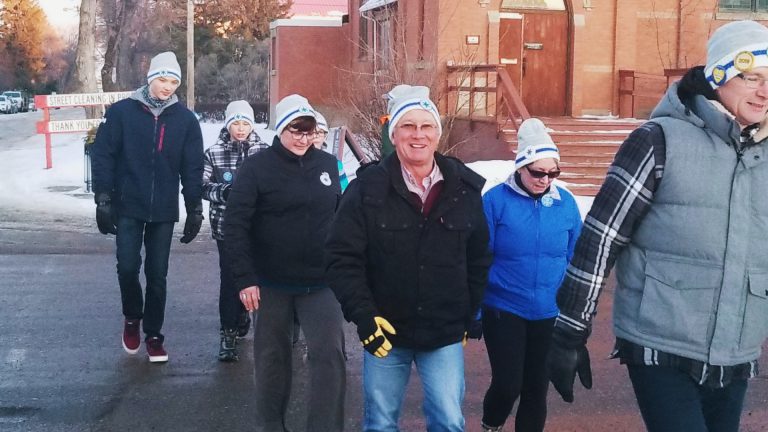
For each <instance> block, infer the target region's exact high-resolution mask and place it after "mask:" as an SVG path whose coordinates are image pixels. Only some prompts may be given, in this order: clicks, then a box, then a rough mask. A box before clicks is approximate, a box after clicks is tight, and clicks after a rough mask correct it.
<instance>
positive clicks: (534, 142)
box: [515, 118, 560, 171]
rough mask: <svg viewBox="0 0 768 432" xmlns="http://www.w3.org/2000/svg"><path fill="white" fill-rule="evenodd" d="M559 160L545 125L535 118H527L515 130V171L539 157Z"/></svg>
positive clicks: (558, 154) (555, 147)
mask: <svg viewBox="0 0 768 432" xmlns="http://www.w3.org/2000/svg"><path fill="white" fill-rule="evenodd" d="M546 158H554V159H555V160H558V161H559V160H560V152H559V151H558V150H557V146H556V145H555V142H554V141H552V137H551V136H549V132H547V127H546V126H544V123H542V122H541V120H539V119H537V118H529V119H527V120H525V121H523V123H522V124H521V125H520V129H518V131H517V157H516V158H515V171H517V170H519V169H520V168H522V167H524V166H526V165H528V164H532V163H534V162H536V161H537V160H539V159H546Z"/></svg>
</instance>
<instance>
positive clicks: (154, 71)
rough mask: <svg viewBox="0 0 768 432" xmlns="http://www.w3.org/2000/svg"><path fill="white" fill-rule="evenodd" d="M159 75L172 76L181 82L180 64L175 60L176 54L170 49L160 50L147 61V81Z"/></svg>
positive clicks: (149, 81)
mask: <svg viewBox="0 0 768 432" xmlns="http://www.w3.org/2000/svg"><path fill="white" fill-rule="evenodd" d="M160 77H172V78H175V79H177V80H179V82H181V66H179V62H178V60H176V54H174V53H173V52H172V51H166V52H162V53H160V54H158V55H156V56H154V57H152V61H150V62H149V71H147V83H151V82H152V80H153V79H155V78H160Z"/></svg>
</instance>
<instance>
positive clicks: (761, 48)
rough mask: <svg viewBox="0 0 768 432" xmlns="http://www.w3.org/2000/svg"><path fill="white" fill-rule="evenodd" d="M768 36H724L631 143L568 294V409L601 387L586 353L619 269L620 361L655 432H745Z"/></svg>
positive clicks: (558, 356)
mask: <svg viewBox="0 0 768 432" xmlns="http://www.w3.org/2000/svg"><path fill="white" fill-rule="evenodd" d="M767 46H768V28H766V27H765V26H763V25H761V24H759V23H756V22H753V21H737V22H732V23H729V24H726V25H724V26H722V27H721V28H719V29H718V30H716V31H715V32H714V33H713V34H712V36H711V38H710V39H709V43H708V46H707V64H706V66H704V67H702V66H698V67H694V68H692V69H690V70H689V71H688V73H687V74H686V75H685V76H684V77H683V78H682V79H681V80H680V81H679V82H678V83H675V84H673V85H672V86H671V87H670V88H669V90H668V91H667V93H666V95H665V96H664V97H663V99H662V100H661V102H660V103H659V104H658V106H657V107H656V108H655V109H654V111H653V113H652V114H651V120H650V121H649V122H648V123H646V124H645V125H643V126H641V127H640V128H638V129H637V130H635V131H634V132H632V134H631V135H630V136H629V138H628V139H627V141H626V142H625V143H624V144H623V145H622V146H621V148H620V149H619V151H618V153H617V154H616V158H615V160H614V162H613V164H612V166H611V168H610V169H609V171H608V176H607V178H606V181H605V184H604V185H603V186H602V188H601V189H600V192H599V193H598V195H597V196H596V197H595V201H594V204H593V206H592V209H591V210H590V212H589V214H588V215H587V218H586V220H585V224H584V229H583V231H582V234H581V237H580V238H579V240H578V242H577V245H576V251H575V255H574V258H573V260H572V261H571V263H570V266H569V268H568V270H567V273H566V278H565V280H564V282H563V284H562V286H561V287H560V290H559V292H558V296H557V301H558V306H559V308H560V314H559V316H558V318H557V320H556V322H555V329H554V333H553V343H552V345H551V347H550V354H549V357H548V368H549V371H550V380H551V381H552V383H553V384H554V386H555V389H556V390H557V391H558V392H559V393H560V394H561V396H562V397H563V399H564V400H565V401H567V402H571V401H573V382H574V379H575V375H576V374H577V373H578V375H579V377H580V378H581V382H582V384H584V386H585V387H587V388H590V387H591V384H592V377H591V370H590V365H589V355H588V352H587V349H586V340H587V337H588V336H589V334H590V330H591V324H592V319H593V318H594V315H595V313H596V310H597V302H598V297H599V295H600V292H601V290H602V288H603V286H604V285H605V281H606V279H607V278H608V274H609V271H610V270H611V268H612V267H614V265H615V267H616V279H617V286H616V293H615V297H614V305H613V314H614V317H613V327H614V333H615V334H616V349H615V351H614V356H615V357H618V358H619V359H620V360H621V362H622V363H623V364H625V365H627V368H628V371H629V377H630V380H631V382H632V385H633V388H634V391H635V396H636V398H637V402H638V405H639V407H640V412H641V414H642V417H643V420H644V422H645V425H646V427H647V428H648V430H649V431H651V432H659V431H670V432H671V431H691V432H699V431H701V432H704V431H734V432H735V431H737V430H738V429H739V419H740V416H741V410H742V404H743V401H744V395H745V392H746V390H747V380H748V379H749V378H751V377H754V376H755V375H756V374H757V359H758V357H759V356H760V348H761V345H762V344H763V342H764V340H765V338H766V336H767V335H768V262H766V260H765V256H767V255H768V229H766V220H768V202H766V200H764V199H762V194H763V192H764V191H765V188H766V185H768V144H766V141H765V139H766V137H768V122H767V121H766V112H768V54H767V53H766V47H767Z"/></svg>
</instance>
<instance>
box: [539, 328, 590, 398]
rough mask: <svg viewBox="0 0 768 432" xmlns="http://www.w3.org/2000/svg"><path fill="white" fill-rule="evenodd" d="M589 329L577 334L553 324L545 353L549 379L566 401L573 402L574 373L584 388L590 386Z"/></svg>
mask: <svg viewBox="0 0 768 432" xmlns="http://www.w3.org/2000/svg"><path fill="white" fill-rule="evenodd" d="M588 336H589V331H586V332H584V334H579V333H578V332H576V331H572V332H571V331H569V330H566V329H563V328H561V327H557V326H555V329H554V330H553V333H552V342H551V344H550V346H549V354H548V355H547V370H548V372H549V380H550V381H551V382H552V385H554V387H555V390H557V392H558V393H560V396H561V397H562V398H563V400H564V401H566V402H573V383H574V381H576V374H577V373H578V374H579V381H581V384H582V385H583V386H584V388H587V389H591V388H592V369H591V367H590V363H589V352H588V351H587V345H586V344H587V337H588Z"/></svg>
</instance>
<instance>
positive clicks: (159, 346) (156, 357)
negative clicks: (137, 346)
mask: <svg viewBox="0 0 768 432" xmlns="http://www.w3.org/2000/svg"><path fill="white" fill-rule="evenodd" d="M146 345H147V354H149V362H150V363H165V362H167V361H168V353H167V352H165V348H163V342H162V341H161V340H160V338H159V337H151V338H149V339H147V342H146Z"/></svg>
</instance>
